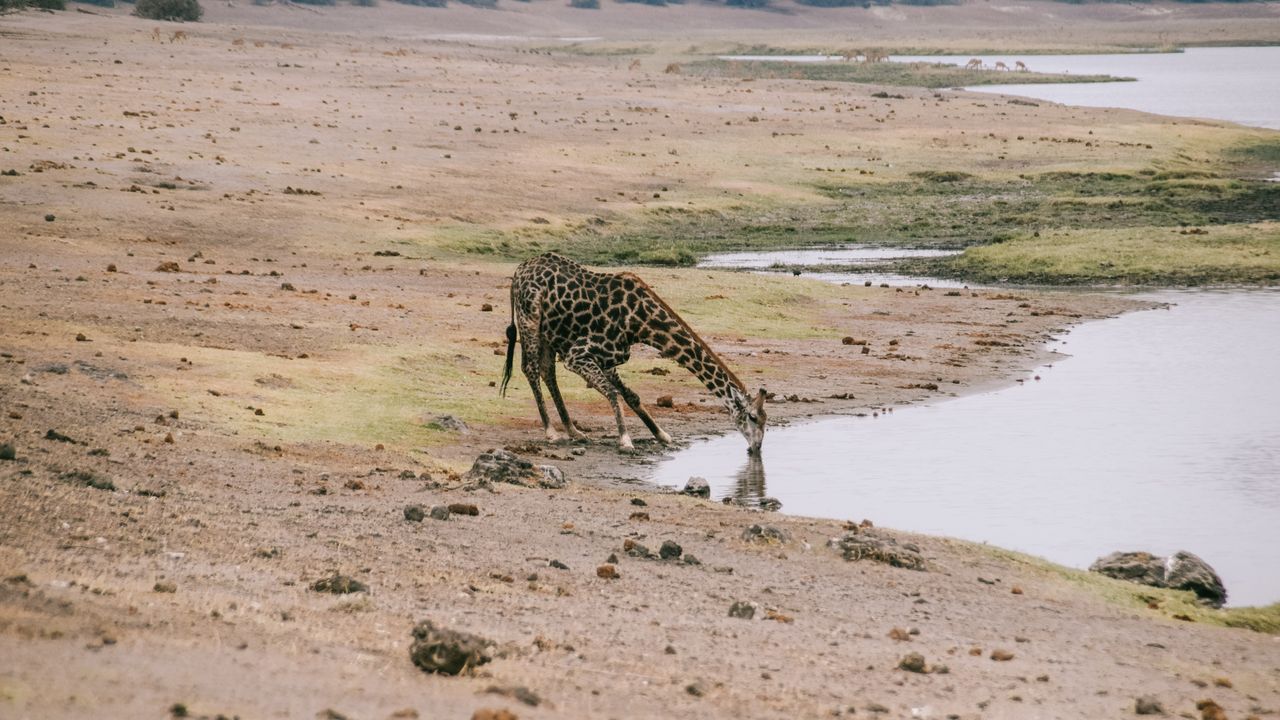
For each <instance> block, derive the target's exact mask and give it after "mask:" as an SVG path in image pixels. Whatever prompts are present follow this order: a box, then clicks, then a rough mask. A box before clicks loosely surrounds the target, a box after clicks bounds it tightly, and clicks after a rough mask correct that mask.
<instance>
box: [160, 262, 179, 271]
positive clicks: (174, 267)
mask: <svg viewBox="0 0 1280 720" xmlns="http://www.w3.org/2000/svg"><path fill="white" fill-rule="evenodd" d="M156 272H182V266H181V265H179V264H178V263H176V262H174V261H172V260H170V261H168V262H162V263H160V264H159V265H157V266H156Z"/></svg>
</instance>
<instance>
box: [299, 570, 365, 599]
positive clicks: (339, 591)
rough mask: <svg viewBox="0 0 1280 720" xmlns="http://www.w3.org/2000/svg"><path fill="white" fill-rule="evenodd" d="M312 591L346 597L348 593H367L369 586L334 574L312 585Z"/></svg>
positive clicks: (345, 576)
mask: <svg viewBox="0 0 1280 720" xmlns="http://www.w3.org/2000/svg"><path fill="white" fill-rule="evenodd" d="M311 589H312V590H315V591H316V592H327V593H333V594H334V595H345V594H347V593H357V592H365V591H366V590H368V589H369V586H368V585H365V584H364V583H362V582H360V581H359V580H356V579H355V578H353V577H350V576H349V575H339V574H338V573H334V574H332V575H330V576H329V577H327V578H321V579H320V580H317V581H315V582H314V583H312V584H311Z"/></svg>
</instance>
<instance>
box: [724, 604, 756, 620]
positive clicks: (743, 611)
mask: <svg viewBox="0 0 1280 720" xmlns="http://www.w3.org/2000/svg"><path fill="white" fill-rule="evenodd" d="M755 616H756V604H755V603H753V602H743V601H741V600H739V601H738V602H735V603H734V604H732V605H730V606H729V617H731V618H738V619H739V620H750V619H751V618H753V617H755Z"/></svg>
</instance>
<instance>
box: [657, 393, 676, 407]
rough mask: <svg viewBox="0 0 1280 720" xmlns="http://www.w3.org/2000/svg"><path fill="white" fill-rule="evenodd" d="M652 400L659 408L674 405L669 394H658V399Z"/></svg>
mask: <svg viewBox="0 0 1280 720" xmlns="http://www.w3.org/2000/svg"><path fill="white" fill-rule="evenodd" d="M653 402H654V404H655V405H657V406H658V407H660V408H669V407H675V401H674V400H672V399H671V396H670V395H660V396H659V397H658V399H657V400H654V401H653Z"/></svg>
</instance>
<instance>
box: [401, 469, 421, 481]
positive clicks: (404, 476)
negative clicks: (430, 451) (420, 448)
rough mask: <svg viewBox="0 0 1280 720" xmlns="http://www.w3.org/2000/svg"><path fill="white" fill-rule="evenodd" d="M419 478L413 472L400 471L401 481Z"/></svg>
mask: <svg viewBox="0 0 1280 720" xmlns="http://www.w3.org/2000/svg"><path fill="white" fill-rule="evenodd" d="M417 477H418V475H417V473H415V472H414V471H412V470H401V471H400V479H401V480H413V479H415V478H417Z"/></svg>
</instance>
